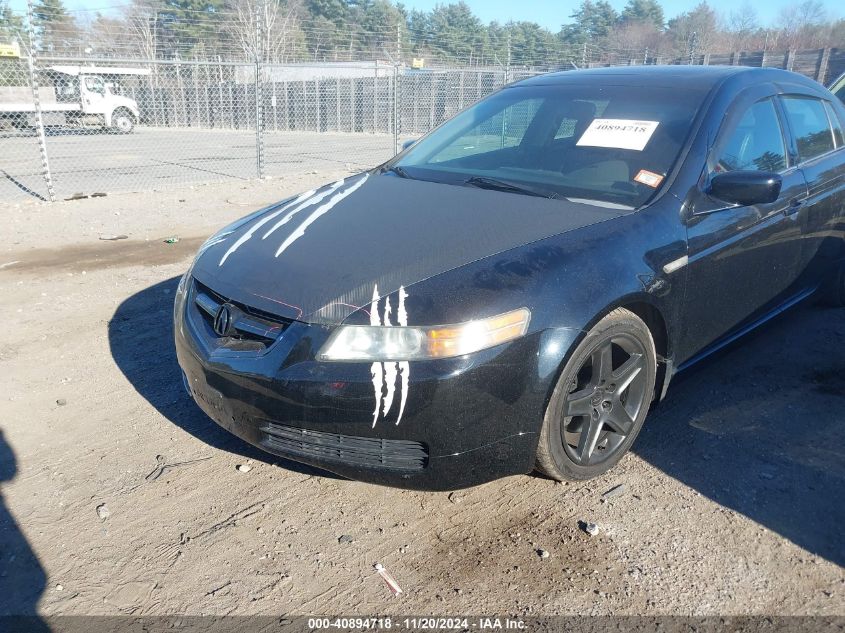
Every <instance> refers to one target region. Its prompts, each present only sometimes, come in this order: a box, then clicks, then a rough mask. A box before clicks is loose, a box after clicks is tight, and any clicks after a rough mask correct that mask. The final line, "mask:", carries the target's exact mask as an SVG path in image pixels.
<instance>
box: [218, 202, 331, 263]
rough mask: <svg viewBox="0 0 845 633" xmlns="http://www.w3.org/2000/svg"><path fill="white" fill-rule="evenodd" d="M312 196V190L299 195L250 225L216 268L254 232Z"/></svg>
mask: <svg viewBox="0 0 845 633" xmlns="http://www.w3.org/2000/svg"><path fill="white" fill-rule="evenodd" d="M313 195H314V190H313V189H312V190H311V191H306V192H305V193H302V194H299V195H298V196H297V197H296V198H294V199H293V200H291V201H290V202H288V203H287V204H286V205H284V206H283V207H282V208H281V209H279V210H277V211H274V212H273V213H271V214H270V215H268V216H266V217H264V218H262V219H261V220H259V221H258V222H256V223H255V224H253V225H252V227H250V229H249V230H248V231H247V232H246V233H244V234H243V235H241V236H240V237H239V238H238V239H237V241H236V242H235V243H234V244H232V246H230V247H229V250H228V251H226V253H225V254H224V255H223V257H222V258H221V259H220V263H219V264H218V266H222V265H223V264H225V263H226V260H227V259H229V255H231V254H232V253H234V252H235V251H236V250H238V249H239V248H240V247H241V246H243V245H244V244H246V243H247V242H248V241H249V240H250V238H251V237H252V236H253V235H254V234H255V232H256V231H257V230H258V229H260V228H261V227H262V226H264V225H265V224H267V223H268V222H269V221H270V220H272V219H273V218H275V217H278V216H279V215H280V214H281V213H284V212H285V211H286V210H287V209H289V208H290V207H292V206H293V205H295V204H299V203H300V202H302V201H303V200H305V199H306V198H310V197H311V196H313Z"/></svg>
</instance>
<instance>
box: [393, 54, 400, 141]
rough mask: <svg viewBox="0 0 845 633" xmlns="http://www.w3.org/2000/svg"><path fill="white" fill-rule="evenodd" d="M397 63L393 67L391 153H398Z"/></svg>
mask: <svg viewBox="0 0 845 633" xmlns="http://www.w3.org/2000/svg"><path fill="white" fill-rule="evenodd" d="M399 97H400V92H399V62H397V63H396V64H394V65H393V153H394V154H398V153H399Z"/></svg>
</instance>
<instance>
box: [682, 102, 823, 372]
mask: <svg viewBox="0 0 845 633" xmlns="http://www.w3.org/2000/svg"><path fill="white" fill-rule="evenodd" d="M786 138H787V136H786V135H785V133H784V127H783V125H782V121H781V115H780V111H779V109H778V107H777V104H776V103H775V101H774V97H773V96H765V97H763V98H759V94H755V95H754V96H753V97H751V98H748V99H745V100H742V101H740V102H738V103H737V104H736V105H735V107H734V108H733V109H732V110H731V111H730V112H729V115H728V117H727V118H726V122H725V124H723V125H722V128H721V130H720V132H719V135H718V137H717V139H716V142H715V144H714V146H713V148H712V151H711V152H710V155H709V157H708V164H707V169H706V172H707V173H706V174H704V176H703V178H702V186H701V191H698V192H696V193H695V194H693V195H694V200H693V205H692V216H691V217H690V218H689V219H688V221H687V239H688V256H689V261H688V270H687V284H688V291H687V301H686V302H685V306H684V311H685V316H684V319H683V322H684V323H686V324H687V325H688V328H689V331H688V332H686V333H685V334H686V335H685V336H684V337H683V338H684V342H683V344H682V345H680V346H679V349H678V352H679V353H678V360H680V361H681V363H682V364H683V361H685V360H689V359H690V357H691V356H693V355H695V354H696V353H698V352H700V351H702V348H707V346H709V345H711V344H714V343H718V341H719V340H720V339H722V338H723V337H725V336H726V335H730V334H731V333H732V332H736V331H737V330H740V329H742V327H743V326H744V325H746V324H748V323H749V322H751V321H752V320H753V319H755V318H759V317H760V316H761V315H764V314H765V313H766V311H767V310H769V309H771V308H772V307H773V306H775V305H778V304H779V303H780V302H783V301H787V300H788V297H789V296H790V293H793V292H795V286H796V282H797V278H798V275H799V267H800V261H801V239H800V236H801V218H802V213H803V211H802V205H803V202H804V200H805V199H806V197H807V186H806V183H805V181H804V176H803V174H802V173H801V171H800V170H799V169H798V168H797V167H795V166H794V165H790V163H789V156H788V153H787V151H786ZM733 170H759V171H767V172H777V173H779V174H780V175H781V177H782V179H783V187H782V189H781V194H780V197H779V198H778V200H777V201H775V202H774V203H771V204H757V205H750V206H737V205H732V204H729V203H727V202H724V201H720V200H716V199H714V198H712V197H711V196H709V195H708V194H706V193H705V191H706V188H707V183H708V182H709V178H710V177H711V176H712V175H714V174H716V173H719V172H725V171H733Z"/></svg>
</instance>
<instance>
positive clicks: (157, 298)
mask: <svg viewBox="0 0 845 633" xmlns="http://www.w3.org/2000/svg"><path fill="white" fill-rule="evenodd" d="M178 283H179V279H178V278H177V277H174V278H172V279H168V280H167V281H163V282H160V283H157V284H155V285H153V286H150V287H149V288H145V289H144V290H142V291H141V292H138V293H137V294H134V295H132V296H131V297H129V298H128V299H126V300H125V301H123V302H122V303H121V304H120V305H119V306H118V308H117V310H116V311H115V313H114V315H112V318H111V320H110V321H109V324H108V336H109V347H110V349H111V355H112V358H113V359H114V362H115V363H116V364H117V366H118V368H119V369H120V371H121V372H123V375H124V376H126V378H127V380H129V382H130V383H131V384H132V386H133V387H134V388H135V389H136V390H137V391H138V393H139V394H141V395H142V396H143V397H144V398H145V399H146V400H147V402H149V403H150V404H151V405H153V406H154V407H155V408H156V410H157V411H158V412H159V413H160V414H161V415H163V416H164V417H165V418H166V419H168V420H169V421H171V422H172V423H174V424H175V425H176V426H178V427H180V428H182V429H184V430H185V431H187V432H188V433H190V434H191V435H193V436H194V437H196V438H197V439H198V440H200V441H201V442H204V443H206V444H208V445H209V446H213V447H214V448H217V449H220V450H223V451H227V452H229V453H235V454H237V455H241V456H243V457H246V458H248V459H253V460H255V461H259V462H264V463H267V464H276V465H279V466H282V467H284V468H286V469H287V470H291V471H294V472H297V473H301V474H308V475H315V476H320V477H330V478H333V479H337V478H338V476H337V475H335V474H333V473H330V472H327V471H324V470H321V469H319V468H314V467H311V466H307V465H305V464H300V463H298V462H294V461H290V460H287V459H284V458H282V457H277V456H275V455H271V454H270V453H266V452H264V451H262V450H260V449H258V448H256V447H254V446H252V445H251V444H248V443H247V442H244V441H243V440H242V439H240V438H239V437H237V436H235V435H232V434H231V433H229V432H228V431H226V430H224V429H222V428H220V427H219V426H217V424H215V423H214V422H213V421H212V420H211V419H210V418H209V417H208V416H207V415H206V414H205V413H204V412H203V411H202V410H201V409H200V408H199V407H198V406H197V405H196V404H195V403H194V401H193V399H192V398H191V397H190V396H189V395H188V394H187V393H186V392H185V388H184V386H183V382H182V370H181V369H180V368H179V364H178V363H177V361H176V350H175V348H174V346H173V318H172V314H173V298H174V295H175V292H176V286H177V285H178Z"/></svg>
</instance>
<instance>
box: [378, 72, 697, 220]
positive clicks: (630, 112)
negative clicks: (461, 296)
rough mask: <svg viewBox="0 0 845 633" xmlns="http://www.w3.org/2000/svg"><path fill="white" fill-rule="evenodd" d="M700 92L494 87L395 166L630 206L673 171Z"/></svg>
mask: <svg viewBox="0 0 845 633" xmlns="http://www.w3.org/2000/svg"><path fill="white" fill-rule="evenodd" d="M703 98H704V92H703V91H701V92H699V91H694V90H684V91H677V90H671V89H669V88H657V87H649V88H648V89H646V88H629V87H623V86H593V85H582V86H573V85H569V86H525V87H514V88H508V89H505V90H502V91H500V92H498V93H496V94H494V95H491V96H490V97H488V98H487V99H485V100H483V101H481V102H479V103H477V104H475V105H474V106H472V107H470V108H469V109H468V110H465V111H464V112H462V113H461V114H459V115H458V116H456V117H455V118H453V119H451V120H450V121H448V122H446V123H445V124H444V125H443V126H441V127H440V128H439V129H437V130H435V131H434V132H432V133H431V134H429V135H428V136H426V137H425V138H423V139H422V140H421V141H419V142H418V143H416V144H415V145H414V146H413V147H412V148H411V149H410V150H409V151H408V153H407V154H405V155H404V156H403V157H402V158H401V159H399V160H398V161H397V162H396V163H395V164H396V165H398V166H400V167H403V168H404V170H405V172H406V173H407V174H408V175H409V176H410V177H411V178H418V179H421V180H432V181H435V182H446V183H450V184H462V183H464V182H465V181H466V180H467V179H470V178H473V177H486V178H495V179H498V180H505V181H507V182H510V183H517V184H523V185H528V186H532V187H534V188H535V189H536V188H542V189H543V190H545V191H550V192H553V194H554V195H555V196H556V197H566V198H575V199H579V200H584V201H590V202H596V203H600V204H610V205H623V206H626V207H627V206H630V207H638V206H641V205H642V204H644V203H645V202H647V201H648V199H649V198H651V197H652V196H653V195H654V194H655V193H656V191H658V190H659V189H660V187H661V185H662V183H663V181H664V180H665V178H666V176H667V175H668V173H669V172H670V171H671V170H672V167H673V166H674V164H675V161H676V160H677V158H678V155H679V153H680V150H681V148H682V147H683V145H684V142H685V141H686V138H687V136H688V134H689V133H690V129H691V127H692V122H693V120H694V119H695V116H696V114H697V112H698V108H699V106H700V103H701V101H702V100H703Z"/></svg>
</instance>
